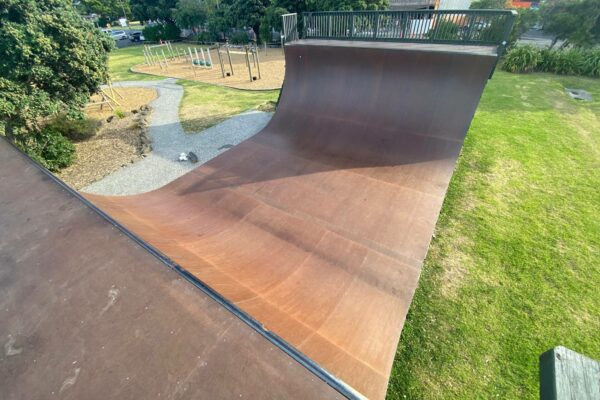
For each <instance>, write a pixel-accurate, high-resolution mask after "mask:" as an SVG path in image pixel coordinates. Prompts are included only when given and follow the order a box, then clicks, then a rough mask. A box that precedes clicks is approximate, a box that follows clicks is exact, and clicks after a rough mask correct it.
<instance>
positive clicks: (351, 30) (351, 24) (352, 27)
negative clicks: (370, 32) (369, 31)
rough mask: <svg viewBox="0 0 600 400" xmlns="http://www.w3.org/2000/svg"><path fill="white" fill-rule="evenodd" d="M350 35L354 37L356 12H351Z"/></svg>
mask: <svg viewBox="0 0 600 400" xmlns="http://www.w3.org/2000/svg"><path fill="white" fill-rule="evenodd" d="M350 37H351V38H353V37H354V13H352V14H350Z"/></svg>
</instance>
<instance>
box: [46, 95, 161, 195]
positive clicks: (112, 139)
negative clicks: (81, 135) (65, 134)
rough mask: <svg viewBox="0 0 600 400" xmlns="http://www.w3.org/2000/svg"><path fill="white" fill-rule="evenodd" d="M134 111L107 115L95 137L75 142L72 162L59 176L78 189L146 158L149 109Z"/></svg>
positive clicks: (148, 150) (140, 108)
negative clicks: (121, 116) (120, 115)
mask: <svg viewBox="0 0 600 400" xmlns="http://www.w3.org/2000/svg"><path fill="white" fill-rule="evenodd" d="M134 110H135V112H126V113H124V115H123V118H119V117H117V116H114V115H110V114H109V116H108V118H107V119H103V120H102V121H103V122H102V125H101V127H100V129H99V130H98V133H96V135H95V136H93V137H92V138H90V139H88V140H85V141H83V142H79V143H75V156H76V158H75V162H74V163H73V164H72V165H71V166H69V167H67V168H65V169H63V170H62V171H60V173H58V174H57V175H58V177H59V178H60V179H62V180H63V181H65V182H66V183H67V184H69V185H70V186H72V187H73V188H75V189H78V190H79V189H82V188H84V187H86V186H88V185H89V184H91V183H93V182H96V181H98V180H100V179H102V178H104V177H105V176H107V175H109V174H110V173H112V172H114V171H116V170H118V169H119V168H121V167H123V166H125V165H127V164H131V163H134V162H136V161H137V160H140V159H142V158H143V157H145V155H146V154H147V153H149V152H150V151H151V149H152V148H151V144H150V139H149V137H148V122H147V118H148V116H149V115H150V112H151V110H150V108H149V107H148V106H146V105H142V106H140V107H138V108H137V109H134ZM107 121H110V122H107Z"/></svg>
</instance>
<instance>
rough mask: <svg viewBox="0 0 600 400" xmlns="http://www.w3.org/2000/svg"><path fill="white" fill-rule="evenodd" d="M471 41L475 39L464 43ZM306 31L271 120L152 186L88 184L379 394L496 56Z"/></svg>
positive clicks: (142, 232) (116, 211) (161, 242)
mask: <svg viewBox="0 0 600 400" xmlns="http://www.w3.org/2000/svg"><path fill="white" fill-rule="evenodd" d="M467 50H468V48H467ZM467 50H464V49H463V51H459V52H453V51H452V48H451V47H448V46H438V47H435V46H429V47H427V48H426V49H425V50H423V49H420V48H419V47H418V46H414V45H402V44H378V45H376V46H371V45H370V44H365V43H343V44H342V45H340V44H339V43H335V42H322V41H319V42H302V41H301V42H297V43H295V44H293V45H289V46H287V48H286V68H287V70H286V80H285V84H284V89H283V93H282V96H281V102H280V104H279V107H278V110H277V112H276V113H275V115H274V117H273V119H272V120H271V122H270V123H269V125H268V126H267V127H266V128H265V129H264V130H263V131H262V132H260V133H259V134H257V135H256V136H254V137H252V138H251V139H248V140H247V141H245V142H243V143H241V144H240V145H238V146H236V147H235V148H233V149H231V150H229V151H228V152H226V153H224V154H222V155H221V156H219V157H217V158H215V159H213V160H212V161H210V162H208V163H207V164H205V165H203V166H200V167H198V168H197V169H195V170H194V171H192V172H190V173H188V174H186V175H184V176H183V177H181V178H180V179H178V180H176V181H174V182H172V183H171V184H169V185H167V186H165V187H163V188H161V189H159V190H156V191H153V192H150V193H146V194H141V195H136V196H128V197H103V196H96V195H87V196H88V198H89V199H91V200H92V201H93V202H94V203H95V204H97V205H98V206H100V207H101V208H103V209H104V210H105V211H106V212H107V213H109V214H110V215H112V216H113V217H115V218H116V219H117V220H118V221H120V222H121V223H123V224H124V225H125V226H126V227H128V228H129V229H130V230H132V231H133V232H135V233H137V234H138V235H139V236H141V237H142V238H143V239H144V240H146V241H147V242H148V243H150V244H152V245H153V246H155V247H156V248H158V249H159V250H161V251H162V252H163V253H165V254H166V255H167V256H169V257H170V258H172V259H173V260H174V261H176V262H178V263H179V264H181V265H182V266H183V267H184V268H186V269H187V270H188V271H190V272H191V273H193V274H195V275H196V276H197V277H199V279H201V280H202V281H204V282H205V283H206V284H208V285H209V286H211V287H212V288H214V289H215V290H217V291H218V292H219V293H221V294H222V295H223V296H225V297H226V298H228V299H229V300H231V301H232V302H234V303H236V304H237V305H238V306H239V307H240V308H241V309H243V310H244V311H246V312H248V313H249V314H251V315H252V316H253V317H254V318H256V319H257V320H259V321H260V322H262V323H263V324H264V326H265V327H266V328H267V329H270V330H272V331H274V332H275V333H277V334H278V335H280V336H281V337H282V338H283V339H285V340H286V341H288V342H289V343H291V344H292V345H294V346H295V347H296V348H298V349H299V350H300V351H302V352H303V353H305V354H306V355H307V356H308V357H310V358H311V359H313V360H314V361H316V362H317V363H319V364H320V365H321V366H323V367H324V368H326V369H327V370H328V371H330V372H331V373H333V374H334V375H336V376H337V377H339V378H341V379H342V380H344V381H345V382H346V383H348V384H349V385H351V386H352V387H354V388H355V389H356V390H358V391H359V392H360V393H362V394H363V395H365V396H367V397H370V398H375V399H382V398H384V397H385V393H386V388H387V382H388V378H389V374H390V370H391V366H392V363H393V359H394V354H395V350H396V346H397V343H398V340H399V337H400V333H401V330H402V326H403V323H404V319H405V316H406V313H407V311H408V307H409V305H410V302H411V299H412V296H413V293H414V291H415V289H416V287H417V282H418V278H419V272H420V268H421V264H422V262H423V260H424V258H425V255H426V253H427V248H428V246H429V242H430V239H431V236H432V233H433V230H434V227H435V223H436V220H437V217H438V214H439V211H440V208H441V205H442V202H443V198H444V195H445V191H446V189H447V187H448V183H449V181H450V177H451V176H452V170H453V168H454V164H455V162H456V159H457V157H458V155H459V152H460V149H461V145H462V141H463V139H464V136H465V134H466V131H467V129H468V127H469V124H470V121H471V119H472V117H473V114H474V112H475V109H476V107H477V104H478V101H479V98H480V96H481V93H482V91H483V88H484V86H485V83H486V81H487V78H488V76H489V74H490V71H491V69H492V66H493V63H494V61H495V58H494V56H493V52H491V51H489V49H484V50H485V51H482V50H481V48H476V49H475V48H474V49H472V50H473V51H467Z"/></svg>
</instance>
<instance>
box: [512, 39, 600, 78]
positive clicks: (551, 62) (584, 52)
mask: <svg viewBox="0 0 600 400" xmlns="http://www.w3.org/2000/svg"><path fill="white" fill-rule="evenodd" d="M502 69H504V70H505V71H509V72H529V71H539V72H551V73H554V74H561V75H581V76H591V77H600V49H597V48H591V49H581V48H571V49H566V50H564V49H563V50H554V49H542V50H538V49H535V48H532V47H530V46H520V47H514V48H512V49H511V50H509V51H508V53H507V54H506V56H505V57H504V61H503V63H502Z"/></svg>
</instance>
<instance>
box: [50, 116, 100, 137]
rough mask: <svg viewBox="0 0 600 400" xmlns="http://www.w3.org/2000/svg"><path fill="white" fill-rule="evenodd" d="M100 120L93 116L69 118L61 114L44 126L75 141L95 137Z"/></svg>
mask: <svg viewBox="0 0 600 400" xmlns="http://www.w3.org/2000/svg"><path fill="white" fill-rule="evenodd" d="M99 125H100V124H99V122H98V121H97V120H95V119H92V118H77V119H72V118H69V117H68V116H67V115H65V114H59V115H57V116H56V117H54V118H53V119H52V120H50V122H48V123H47V124H46V125H45V126H44V127H45V128H48V129H51V130H54V131H57V132H60V133H61V134H62V135H63V136H64V137H66V138H67V139H70V140H72V141H74V142H80V141H83V140H87V139H89V138H91V137H93V136H94V135H95V134H96V132H97V131H98V127H99Z"/></svg>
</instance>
